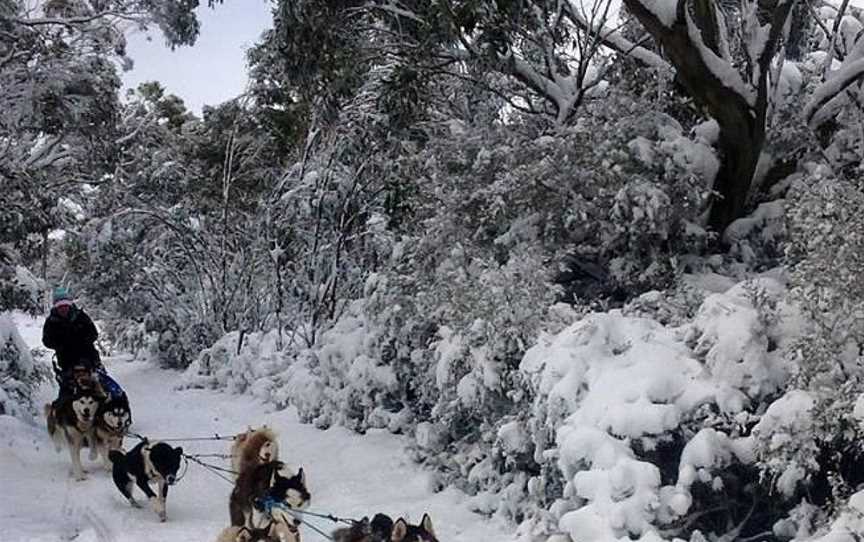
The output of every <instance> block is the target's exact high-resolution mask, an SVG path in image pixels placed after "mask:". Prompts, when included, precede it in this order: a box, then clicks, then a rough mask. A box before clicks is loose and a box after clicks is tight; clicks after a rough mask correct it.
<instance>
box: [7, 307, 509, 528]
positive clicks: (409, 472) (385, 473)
mask: <svg viewBox="0 0 864 542" xmlns="http://www.w3.org/2000/svg"><path fill="white" fill-rule="evenodd" d="M16 319H17V322H18V324H19V330H20V331H21V333H22V335H23V336H24V339H25V341H26V342H27V343H28V344H29V345H31V347H36V346H38V345H39V339H40V332H41V330H40V326H41V320H33V319H29V318H25V317H21V316H19V317H17V318H16ZM106 365H107V366H108V369H109V371H110V372H111V373H112V375H113V376H114V377H115V378H116V379H117V380H118V381H119V382H120V383H121V384H122V385H123V386H124V387H125V388H126V390H127V392H128V393H129V396H130V398H131V399H132V408H133V416H134V425H133V428H132V430H134V431H136V432H138V433H141V434H144V435H147V436H149V437H151V438H153V439H158V438H172V437H195V436H207V435H212V434H214V433H219V434H232V433H236V432H238V431H241V430H244V429H245V428H246V427H247V426H249V425H260V424H262V423H266V424H268V425H270V426H271V427H274V428H275V429H276V430H277V431H278V432H279V434H280V454H281V456H282V459H284V460H286V461H287V462H289V463H292V464H298V465H302V466H303V467H304V469H305V471H306V475H307V482H308V484H309V486H310V490H311V493H312V503H311V506H310V510H312V511H317V512H324V513H332V514H335V515H337V516H340V517H362V516H364V515H369V516H371V515H373V514H375V513H376V512H384V513H387V514H389V515H391V516H393V517H394V519H395V518H396V517H398V516H405V517H407V518H410V519H411V520H412V521H414V522H417V521H419V519H420V518H421V517H422V515H423V513H424V512H428V513H429V514H430V515H431V517H432V520H433V523H434V525H435V530H436V532H437V534H438V537H439V539H440V540H441V541H442V542H459V541H465V542H469V541H470V542H477V541H506V540H511V539H512V534H511V533H510V532H509V530H508V528H507V526H506V525H504V524H503V523H502V522H497V521H488V520H486V519H484V518H482V517H481V516H478V515H476V514H473V513H471V512H469V511H468V509H467V507H466V506H465V503H466V501H467V499H468V497H467V496H466V495H464V494H462V493H460V492H458V491H455V490H452V489H451V490H446V491H443V492H440V493H433V492H432V490H431V489H430V487H429V486H430V484H429V483H428V477H427V475H426V474H425V473H424V472H423V470H422V469H420V468H419V467H418V466H417V465H415V464H414V463H412V462H411V460H410V459H409V458H408V456H407V455H406V453H405V452H404V451H403V448H404V445H405V442H406V441H405V440H404V439H403V438H401V437H398V436H394V435H391V434H389V433H387V432H379V431H370V432H369V433H367V434H366V435H363V436H361V435H357V434H353V433H351V432H349V431H347V430H345V429H342V428H332V429H329V430H327V431H320V430H317V429H314V428H313V427H311V426H308V425H303V424H301V423H299V422H298V420H297V417H296V415H295V413H294V411H293V410H286V411H280V412H272V411H267V410H268V409H266V408H265V407H262V406H261V404H260V403H258V402H256V401H255V400H253V399H251V398H248V397H243V396H231V395H225V394H220V393H216V392H212V391H205V390H189V391H176V390H174V382H175V380H176V379H177V378H178V377H179V373H174V372H168V371H163V370H159V369H156V368H153V367H151V366H149V365H146V364H143V363H140V362H125V361H123V360H121V359H117V358H114V359H108V360H107V362H106ZM53 393H55V390H54V389H53V388H51V387H50V386H45V387H44V389H43V390H42V397H41V399H42V401H41V402H43V403H44V402H46V401H48V400H49V399H50V398H51V396H52V394H53ZM128 444H134V443H133V442H129V443H128ZM183 444H184V450H185V451H186V452H187V453H216V452H221V453H225V452H227V447H228V443H227V442H219V441H207V442H188V443H183ZM86 455H87V454H86V451H85V452H84V453H83V454H82V457H84V458H85V460H84V462H85V467H89V468H88V471H89V475H88V479H87V480H86V481H83V482H75V481H73V480H72V479H71V478H70V477H69V469H70V463H69V456H68V453H67V452H66V451H65V450H64V451H62V452H61V453H59V454H58V453H56V452H55V451H54V448H53V445H52V444H51V443H50V441H49V439H48V437H47V433H46V432H45V429H44V427H43V425H42V420H39V421H38V425H37V426H35V427H34V426H30V425H27V424H25V423H23V422H21V421H19V420H17V419H15V418H12V417H9V416H0V488H2V489H0V540H3V541H4V542H23V541H28V542H49V541H50V542H53V541H61V540H62V541H67V540H75V541H77V542H138V541H160V542H171V541H178V542H180V541H182V542H191V541H196V542H197V541H208V540H215V539H216V536H217V534H218V533H219V531H220V530H221V529H222V528H224V527H225V526H227V525H228V495H229V494H230V492H231V486H230V485H229V484H228V483H227V482H226V481H224V480H223V479H221V478H218V477H217V476H215V475H214V474H212V473H211V472H208V471H205V470H203V469H202V468H201V467H199V466H197V465H194V464H190V466H189V470H188V472H187V474H186V476H185V478H183V479H182V480H181V481H180V482H179V484H177V485H176V486H175V487H173V488H172V489H171V493H170V494H169V496H168V522H167V523H164V524H163V523H159V521H158V519H157V517H156V515H155V514H154V513H153V512H152V511H151V510H149V509H147V508H143V509H132V508H131V507H130V506H129V505H128V503H126V501H125V500H124V499H123V498H122V496H121V495H120V493H119V492H118V491H117V489H116V488H115V487H114V485H113V483H112V482H111V478H110V474H109V473H108V472H105V471H104V470H102V469H101V468H100V466H99V464H97V463H91V462H89V461H87V459H86ZM217 461H221V460H217ZM316 525H318V526H320V527H322V528H324V530H325V531H327V532H330V531H331V530H332V529H333V527H334V526H333V525H332V524H328V522H326V520H325V521H319V522H316ZM303 540H304V541H314V540H324V539H323V538H322V537H321V536H320V535H318V534H316V533H315V532H313V531H311V530H309V529H308V528H305V527H304V528H303Z"/></svg>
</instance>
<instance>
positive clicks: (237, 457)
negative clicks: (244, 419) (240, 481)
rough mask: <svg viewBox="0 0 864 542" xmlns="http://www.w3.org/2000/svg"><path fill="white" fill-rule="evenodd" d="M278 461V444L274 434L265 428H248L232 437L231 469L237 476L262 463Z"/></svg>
mask: <svg viewBox="0 0 864 542" xmlns="http://www.w3.org/2000/svg"><path fill="white" fill-rule="evenodd" d="M278 460H279V443H278V442H277V437H276V433H275V432H274V431H273V430H272V429H270V428H269V427H267V426H266V425H264V426H262V427H261V428H260V429H252V428H251V427H250V428H249V430H248V431H246V432H244V433H240V434H239V435H237V436H236V437H234V442H233V443H232V444H231V469H232V470H233V471H234V472H235V473H237V475H238V476H239V474H240V473H241V472H244V471H247V470H249V469H251V468H254V467H257V466H258V465H261V464H262V463H270V462H271V461H278Z"/></svg>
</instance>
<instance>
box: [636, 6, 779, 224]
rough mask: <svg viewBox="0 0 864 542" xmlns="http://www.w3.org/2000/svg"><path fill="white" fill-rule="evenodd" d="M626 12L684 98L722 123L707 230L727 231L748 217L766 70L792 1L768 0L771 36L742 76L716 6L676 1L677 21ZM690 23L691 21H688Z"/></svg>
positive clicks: (761, 137)
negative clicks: (671, 70)
mask: <svg viewBox="0 0 864 542" xmlns="http://www.w3.org/2000/svg"><path fill="white" fill-rule="evenodd" d="M624 3H625V4H626V6H627V9H628V10H629V11H630V12H631V13H632V14H633V15H634V16H636V18H637V19H639V22H641V23H642V25H643V26H644V27H645V29H646V30H647V31H648V32H649V33H650V34H651V36H652V37H653V38H654V39H655V40H656V41H657V42H658V43H659V44H660V46H661V47H662V48H663V53H664V54H665V55H666V57H668V58H669V60H670V62H671V63H672V65H673V66H674V67H675V70H676V74H677V76H678V80H679V81H680V82H681V83H682V84H683V85H684V87H685V88H686V89H687V92H688V93H689V94H690V95H691V96H692V97H693V98H694V99H695V100H696V101H697V102H698V103H699V104H700V105H702V106H703V107H704V108H705V109H706V111H707V112H708V113H709V114H710V115H711V116H712V117H713V118H714V119H715V120H716V121H717V123H718V125H719V127H720V137H719V141H718V150H719V151H720V155H721V156H720V170H719V172H718V173H717V176H716V177H715V179H714V185H713V186H714V192H715V197H714V198H713V201H712V206H711V212H710V215H709V224H708V225H709V226H710V227H711V228H712V229H714V230H715V231H717V232H722V231H723V230H724V229H725V228H726V226H728V225H729V223H730V222H732V221H733V220H735V219H736V218H738V217H739V216H741V215H742V214H743V212H744V211H745V209H746V205H747V197H748V195H749V193H750V187H751V185H752V182H753V175H754V174H755V172H756V164H757V162H758V160H759V155H760V154H761V152H762V148H763V147H764V145H765V124H766V116H767V112H768V110H769V106H770V92H769V83H770V78H769V76H768V75H769V71H770V69H771V61H772V60H773V59H774V56H775V54H776V52H777V47H778V44H780V43H782V41H783V40H784V39H785V37H784V36H785V34H784V27H785V24H786V20H787V19H788V17H789V13H790V10H791V9H792V8H793V7H794V4H795V3H796V2H795V0H791V1H787V2H779V1H776V0H775V1H773V2H772V1H770V0H764V1H763V2H760V7H762V8H764V9H765V10H766V12H767V13H769V17H768V20H766V21H765V24H766V25H768V26H769V29H770V32H769V37H768V40H767V42H765V44H764V47H763V48H762V49H761V50H760V52H759V54H758V56H757V57H755V58H752V59H750V64H749V65H748V66H747V67H746V73H745V74H743V75H742V73H741V72H740V71H738V69H737V68H736V67H734V63H733V62H732V60H731V58H729V57H728V56H727V52H726V51H723V50H722V47H723V45H722V43H724V38H725V36H721V35H720V32H721V30H722V28H723V27H722V26H721V25H718V22H717V21H718V17H722V16H723V15H722V13H719V12H717V11H716V7H715V6H714V4H713V2H709V1H708V0H695V1H694V8H693V11H692V13H689V14H688V12H687V9H688V8H687V5H686V2H685V0H679V1H678V5H677V10H676V16H675V20H674V21H672V22H670V21H668V20H666V21H661V19H660V18H659V16H658V15H657V14H656V13H655V12H654V11H652V10H651V9H648V8H646V6H645V4H643V2H642V1H641V0H624ZM688 19H689V21H688Z"/></svg>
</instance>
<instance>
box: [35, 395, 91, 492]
mask: <svg viewBox="0 0 864 542" xmlns="http://www.w3.org/2000/svg"><path fill="white" fill-rule="evenodd" d="M101 399H102V396H101V395H98V394H96V393H95V392H93V391H83V390H79V391H77V392H76V393H74V394H72V395H67V396H65V397H62V398H60V399H57V400H56V401H54V402H53V403H51V404H49V405H45V419H46V421H47V425H48V434H49V435H51V438H52V439H53V440H54V445H55V447H56V448H57V451H58V452H59V451H60V448H61V447H62V446H63V444H64V442H65V444H66V446H67V448H69V455H70V457H71V458H72V475H73V476H74V477H75V479H76V480H84V479H85V478H86V476H85V475H84V467H83V466H82V465H81V448H83V447H84V446H86V445H89V444H92V443H94V442H95V432H94V422H95V420H96V412H97V411H98V409H99V402H100V400H101Z"/></svg>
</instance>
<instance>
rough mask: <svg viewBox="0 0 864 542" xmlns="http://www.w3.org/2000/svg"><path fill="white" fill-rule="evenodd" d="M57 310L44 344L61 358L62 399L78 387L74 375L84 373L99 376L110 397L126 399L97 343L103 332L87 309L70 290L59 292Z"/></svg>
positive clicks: (46, 327)
mask: <svg viewBox="0 0 864 542" xmlns="http://www.w3.org/2000/svg"><path fill="white" fill-rule="evenodd" d="M53 302H54V306H53V307H52V308H51V313H50V314H49V315H48V318H46V319H45V325H44V326H43V327H42V344H44V345H45V346H46V347H48V348H50V349H52V350H54V351H55V353H56V355H57V366H56V367H55V369H54V370H55V371H56V372H57V377H58V383H59V384H60V395H61V396H62V395H64V394H66V393H70V392H72V391H73V389H72V388H73V386H74V373H75V371H76V370H79V371H80V370H84V371H87V372H90V373H91V374H93V373H95V374H96V376H97V378H98V381H99V383H100V384H101V385H102V387H103V388H104V391H105V392H107V393H108V394H110V395H112V396H113V395H122V394H123V390H122V389H120V386H119V385H118V384H117V383H116V382H114V380H113V379H111V378H110V377H109V376H108V374H107V373H106V372H105V367H104V366H103V365H102V359H101V357H100V356H99V351H98V350H97V349H96V339H97V338H99V332H98V331H97V330H96V326H95V325H94V324H93V320H92V319H91V318H90V316H88V315H87V313H86V312H84V309H82V308H80V307H78V306H77V305H75V303H74V302H73V301H72V295H71V294H70V293H69V290H67V289H66V288H62V287H60V288H55V289H54V295H53Z"/></svg>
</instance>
